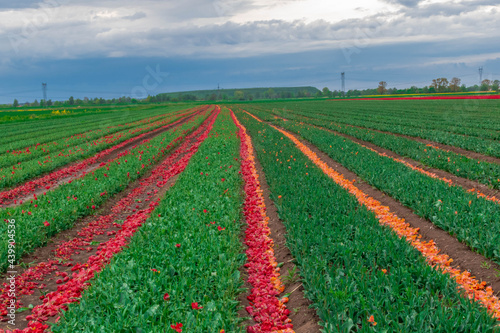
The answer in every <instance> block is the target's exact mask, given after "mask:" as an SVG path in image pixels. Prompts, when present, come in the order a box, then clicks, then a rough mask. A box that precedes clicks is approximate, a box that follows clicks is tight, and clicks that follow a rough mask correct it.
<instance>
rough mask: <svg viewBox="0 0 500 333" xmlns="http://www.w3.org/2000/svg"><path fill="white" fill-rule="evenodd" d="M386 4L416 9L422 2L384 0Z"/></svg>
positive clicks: (419, 0)
mask: <svg viewBox="0 0 500 333" xmlns="http://www.w3.org/2000/svg"><path fill="white" fill-rule="evenodd" d="M384 1H385V2H387V3H391V4H396V5H403V6H405V7H410V8H413V7H416V6H418V4H419V3H421V2H422V0H384Z"/></svg>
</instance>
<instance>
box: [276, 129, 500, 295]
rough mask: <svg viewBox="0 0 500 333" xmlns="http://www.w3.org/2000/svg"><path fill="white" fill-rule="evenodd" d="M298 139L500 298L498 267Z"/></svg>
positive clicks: (312, 146)
mask: <svg viewBox="0 0 500 333" xmlns="http://www.w3.org/2000/svg"><path fill="white" fill-rule="evenodd" d="M282 129H283V128H282ZM283 130H285V129H283ZM285 131H286V130H285ZM299 140H300V142H302V143H303V144H304V145H306V146H307V147H308V148H309V149H311V150H312V151H313V152H314V153H316V155H317V156H318V157H319V158H320V159H321V160H322V161H323V162H325V163H326V164H327V165H328V166H329V167H330V168H332V169H334V170H335V171H337V172H338V173H340V174H342V175H343V176H344V177H345V178H346V179H350V180H355V184H354V185H355V186H356V187H357V188H358V189H360V190H361V191H363V192H364V193H365V194H367V195H368V196H370V197H372V198H374V199H376V200H378V201H380V203H381V204H382V205H384V206H388V207H389V208H390V211H391V212H393V213H394V214H396V215H397V216H398V217H400V218H403V219H405V221H406V222H407V223H409V224H410V226H412V227H414V228H419V229H420V234H421V235H422V238H421V239H422V240H423V241H430V240H433V241H434V242H435V244H436V246H437V247H438V248H439V249H440V250H441V253H444V254H447V255H448V256H449V257H450V258H451V259H453V262H452V264H451V267H453V268H457V269H460V270H467V271H469V272H470V273H471V274H472V275H473V276H475V277H476V278H477V279H478V280H479V281H480V282H481V281H485V282H486V283H487V285H489V286H491V287H492V289H493V291H494V294H495V295H497V296H500V274H498V273H497V272H500V265H498V264H496V263H495V262H493V261H492V260H490V259H488V258H486V257H484V256H482V255H480V254H478V253H476V252H473V250H471V249H470V248H469V247H468V246H467V245H465V244H464V243H462V242H460V241H458V240H457V239H456V238H455V237H453V236H451V235H450V234H448V233H447V232H446V231H444V230H442V229H440V228H439V227H437V226H436V225H434V224H433V223H432V222H430V221H428V220H426V219H424V218H421V217H420V216H418V215H417V214H415V213H414V212H413V211H412V210H411V209H410V208H408V207H406V206H403V205H402V204H401V203H400V202H399V201H397V200H396V199H394V198H392V197H390V196H388V195H386V194H385V193H383V192H382V191H380V190H378V189H376V188H374V187H372V186H371V185H369V184H367V183H366V182H365V181H363V180H362V179H361V178H360V177H358V175H356V174H355V173H354V172H352V171H350V170H349V169H347V168H345V167H344V166H343V165H341V164H339V163H337V162H336V161H334V160H333V159H332V158H330V157H329V156H328V155H327V154H325V153H324V152H322V151H321V150H319V149H318V148H317V147H316V146H314V145H313V144H311V143H310V142H308V141H306V140H304V139H302V138H299ZM487 267H488V268H487Z"/></svg>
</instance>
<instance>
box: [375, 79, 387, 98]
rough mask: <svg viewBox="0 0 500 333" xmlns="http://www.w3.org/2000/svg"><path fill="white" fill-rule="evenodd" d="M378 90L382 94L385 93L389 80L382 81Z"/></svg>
mask: <svg viewBox="0 0 500 333" xmlns="http://www.w3.org/2000/svg"><path fill="white" fill-rule="evenodd" d="M377 92H378V93H379V94H380V95H383V94H385V93H386V92H387V82H385V81H380V82H379V83H378V88H377Z"/></svg>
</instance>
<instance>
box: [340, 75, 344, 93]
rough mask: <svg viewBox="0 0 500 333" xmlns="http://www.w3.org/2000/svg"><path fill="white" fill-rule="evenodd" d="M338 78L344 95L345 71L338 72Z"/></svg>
mask: <svg viewBox="0 0 500 333" xmlns="http://www.w3.org/2000/svg"><path fill="white" fill-rule="evenodd" d="M340 79H341V81H342V97H345V72H342V73H340Z"/></svg>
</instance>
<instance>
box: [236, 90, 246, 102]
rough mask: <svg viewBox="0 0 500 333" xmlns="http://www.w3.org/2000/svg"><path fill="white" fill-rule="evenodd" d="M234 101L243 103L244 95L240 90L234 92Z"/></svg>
mask: <svg viewBox="0 0 500 333" xmlns="http://www.w3.org/2000/svg"><path fill="white" fill-rule="evenodd" d="M234 99H236V100H238V101H243V100H244V99H245V93H244V92H243V91H241V90H236V91H235V92H234Z"/></svg>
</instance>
